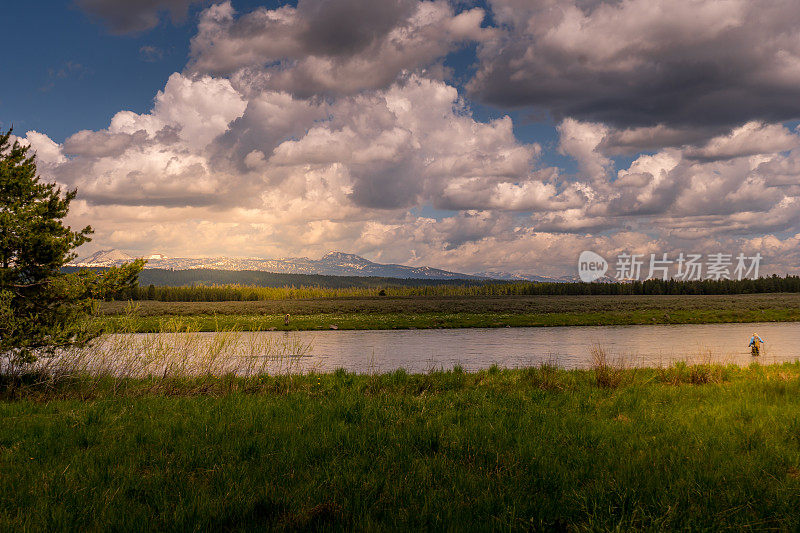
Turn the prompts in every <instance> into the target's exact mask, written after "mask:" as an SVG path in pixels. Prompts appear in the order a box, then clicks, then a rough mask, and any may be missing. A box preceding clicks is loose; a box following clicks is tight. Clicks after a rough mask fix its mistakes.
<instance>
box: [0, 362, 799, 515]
mask: <svg viewBox="0 0 800 533" xmlns="http://www.w3.org/2000/svg"><path fill="white" fill-rule="evenodd" d="M596 363H597V364H596V365H595V368H593V369H591V370H563V369H559V368H557V367H554V366H549V365H542V366H539V367H532V368H526V369H517V370H506V369H500V368H496V367H493V368H490V369H488V370H483V371H480V372H475V373H467V372H464V371H462V370H461V369H459V368H456V369H453V370H450V371H438V372H430V373H427V374H407V373H405V372H403V371H396V372H392V373H388V374H378V375H356V374H350V373H347V372H344V371H337V372H333V373H328V374H306V375H283V376H252V377H249V378H236V377H233V376H221V377H209V376H205V377H198V378H168V379H160V378H148V379H133V380H114V379H111V378H106V379H99V380H98V379H88V378H79V377H78V378H75V379H71V380H66V381H62V382H54V383H51V384H50V386H45V385H44V384H43V383H41V382H40V383H38V384H37V383H35V382H32V383H29V384H27V385H26V386H23V387H22V388H19V389H17V396H16V398H15V399H13V400H12V399H9V398H6V399H5V400H4V401H0V418H2V419H3V420H4V424H2V425H0V471H2V472H3V475H2V476H0V494H6V495H13V497H11V498H8V497H5V498H4V497H0V529H11V530H14V529H53V528H65V527H66V528H69V529H95V528H97V527H99V526H100V525H101V524H102V526H103V527H105V528H109V527H111V528H114V529H126V530H127V529H143V528H144V529H170V530H181V529H185V528H190V525H191V528H198V527H199V528H201V529H226V528H245V529H247V528H264V527H268V528H272V529H289V530H295V529H320V528H323V529H328V530H331V529H332V530H352V529H354V528H355V529H369V530H372V529H386V528H388V529H420V528H422V529H425V528H428V529H430V528H433V529H440V528H446V527H456V528H459V527H461V528H467V529H470V528H471V529H474V528H475V527H487V528H489V527H501V528H503V529H511V530H523V529H530V528H533V529H554V528H555V529H613V528H622V529H685V528H689V529H719V528H735V529H741V528H748V527H749V528H752V527H755V525H756V524H757V525H758V527H770V528H777V529H782V530H791V529H795V528H797V527H799V526H800V521H798V515H797V513H796V512H795V510H796V508H797V506H798V505H800V462H798V457H800V419H799V418H798V415H797V413H798V412H800V363H793V364H782V365H770V366H761V365H758V364H754V365H751V366H750V367H747V368H738V367H730V366H720V365H685V364H677V365H673V366H671V367H668V368H662V369H622V368H618V367H615V366H613V365H609V364H607V363H604V362H603V361H602V360H599V361H596ZM654 473H657V475H654ZM454 502H455V503H454Z"/></svg>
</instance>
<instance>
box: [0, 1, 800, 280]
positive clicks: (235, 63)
mask: <svg viewBox="0 0 800 533" xmlns="http://www.w3.org/2000/svg"><path fill="white" fill-rule="evenodd" d="M762 4H763V5H762ZM184 10H185V11H186V16H184V17H180V16H179V17H177V18H175V17H173V16H171V13H181V12H182V11H184ZM3 14H4V16H3V22H2V23H0V24H1V25H2V26H1V27H2V30H3V33H4V37H6V42H9V43H13V46H11V47H9V49H10V50H13V53H7V54H5V55H3V57H2V59H0V72H2V74H3V77H4V78H5V79H8V80H12V82H11V83H5V84H3V85H2V86H0V125H2V127H4V128H5V127H8V126H10V125H11V124H12V123H13V124H14V127H15V133H17V134H18V135H19V136H20V138H21V139H22V140H23V142H29V143H30V144H31V145H32V146H33V148H34V150H36V152H37V154H38V155H39V159H40V170H41V172H42V174H43V176H44V177H46V178H48V179H53V180H56V181H58V182H59V183H61V184H63V185H65V186H67V187H76V188H78V190H79V196H78V200H77V201H76V204H75V207H74V209H73V214H71V219H72V220H74V222H75V223H76V224H78V223H91V224H92V225H93V226H94V227H95V228H96V230H97V231H96V235H95V239H94V241H93V242H92V243H91V244H89V245H87V246H86V251H87V252H89V251H92V250H94V249H98V248H108V247H115V248H122V249H125V250H127V251H129V252H132V253H152V252H160V253H166V254H167V255H221V254H225V255H248V256H258V257H276V256H291V255H308V256H315V255H321V254H322V253H324V252H326V251H328V250H330V249H338V250H342V251H346V252H354V253H360V254H362V255H365V256H367V257H369V258H371V259H376V260H385V261H393V262H405V263H415V264H430V265H433V266H439V267H444V268H452V269H457V270H461V271H471V272H475V271H482V270H489V269H501V270H507V271H515V272H520V273H541V274H564V273H569V272H570V269H571V268H573V266H574V265H573V263H574V257H573V256H574V255H575V254H577V253H578V251H580V249H582V248H586V249H594V250H598V251H601V252H603V253H606V254H614V253H619V252H620V251H623V250H628V251H632V250H639V251H641V252H642V253H648V252H653V253H655V252H670V253H678V252H679V251H684V250H686V251H688V250H689V249H690V248H694V249H703V250H718V249H734V250H745V251H747V252H748V253H755V252H756V251H759V252H761V253H763V254H764V255H766V256H768V257H769V259H770V261H772V264H773V265H774V266H775V269H776V270H778V271H787V270H792V269H795V268H797V262H798V254H797V252H796V249H797V245H798V244H800V191H798V188H800V179H798V174H800V170H795V169H800V154H798V153H797V151H796V149H797V144H798V135H797V132H796V127H797V123H798V122H797V121H798V119H800V94H798V93H800V89H799V88H798V87H800V66H799V65H800V45H798V44H797V43H798V42H800V34H799V33H800V32H799V31H798V29H797V28H798V27H800V10H797V9H796V6H795V5H794V4H793V3H792V2H789V1H788V0H780V1H778V2H766V0H756V1H750V2H747V1H745V0H730V1H727V2H722V1H719V0H702V1H690V0H674V1H672V2H668V1H667V0H628V1H626V2H615V1H611V0H608V1H606V0H597V1H593V2H585V1H582V0H564V1H559V2H554V1H552V0H531V1H530V2H523V3H520V2H517V1H516V0H485V1H482V2H462V1H458V2H456V1H452V2H451V1H448V0H423V1H421V0H387V1H386V2H380V3H375V2H372V1H370V0H301V1H300V4H299V5H298V4H296V3H292V2H288V3H285V2H258V1H253V0H247V1H245V0H241V1H240V0H234V1H233V2H232V4H231V3H227V2H219V3H216V4H213V3H212V2H208V1H201V2H194V1H193V0H153V1H152V2H148V3H135V2H134V3H132V2H125V1H122V0H75V2H72V1H67V2H52V1H44V2H38V3H37V4H36V7H35V9H32V8H30V7H29V6H26V5H24V4H22V3H14V4H10V5H8V6H4V13H3ZM667 14H668V16H667ZM193 39H194V44H192V42H193ZM464 104H465V105H466V106H467V108H466V109H465V108H463V107H462V105H464ZM79 132H81V133H79ZM186 235H192V236H193V238H192V239H187V238H186V237H185V236H186Z"/></svg>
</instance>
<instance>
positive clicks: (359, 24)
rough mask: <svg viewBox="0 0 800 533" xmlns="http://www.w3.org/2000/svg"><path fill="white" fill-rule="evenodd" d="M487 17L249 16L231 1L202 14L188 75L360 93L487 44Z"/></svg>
mask: <svg viewBox="0 0 800 533" xmlns="http://www.w3.org/2000/svg"><path fill="white" fill-rule="evenodd" d="M484 15H485V13H484V11H483V10H482V9H480V8H473V9H468V10H465V11H460V12H456V11H455V9H454V8H453V6H452V5H450V4H449V3H448V2H447V1H445V0H435V1H431V2H427V1H426V2H418V1H416V0H387V1H381V2H375V1H373V0H322V1H320V0H301V1H300V2H299V4H298V6H297V7H296V8H295V7H291V6H283V7H280V8H278V9H267V8H259V9H256V10H254V11H252V12H250V13H244V14H237V13H236V12H235V10H234V8H233V6H232V5H231V3H230V2H224V3H221V4H217V5H215V6H213V7H211V8H210V9H208V10H206V11H205V12H204V13H203V15H202V16H201V18H200V22H199V25H198V30H199V31H198V33H197V35H196V36H195V37H194V38H193V39H192V45H191V60H190V62H189V64H188V66H187V71H189V72H191V73H192V74H194V75H198V74H200V75H203V74H210V75H213V76H231V75H233V76H235V77H236V76H238V77H240V78H241V77H242V76H245V77H248V78H252V79H253V80H257V81H258V84H259V87H261V88H262V89H273V90H280V91H286V92H290V93H292V94H293V95H297V96H301V97H303V98H307V97H310V96H314V95H319V94H324V95H326V96H330V95H350V94H356V93H358V92H360V91H362V90H364V89H381V88H385V87H387V86H389V85H390V84H391V83H392V82H394V81H396V80H397V79H398V77H399V76H400V75H401V74H402V73H404V72H415V71H420V70H422V69H426V68H429V67H431V66H435V65H436V64H437V62H439V61H440V60H441V59H442V58H443V57H445V56H446V55H447V54H448V53H449V52H451V51H453V50H455V49H457V48H458V46H460V45H461V44H462V43H464V42H470V41H481V40H484V39H486V38H488V37H489V36H490V35H491V34H492V33H493V30H491V29H486V28H482V27H481V23H482V21H483V18H484Z"/></svg>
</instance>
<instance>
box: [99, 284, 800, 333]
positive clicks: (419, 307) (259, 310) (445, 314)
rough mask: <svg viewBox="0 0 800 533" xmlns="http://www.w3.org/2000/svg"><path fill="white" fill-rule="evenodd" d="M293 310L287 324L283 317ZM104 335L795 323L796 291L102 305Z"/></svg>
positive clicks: (799, 301)
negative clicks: (233, 330) (124, 333)
mask: <svg viewBox="0 0 800 533" xmlns="http://www.w3.org/2000/svg"><path fill="white" fill-rule="evenodd" d="M287 314H288V315H290V320H289V324H288V325H286V324H285V322H284V317H285V315H287ZM97 320H98V321H100V323H101V324H102V325H103V327H104V329H105V330H106V331H108V332H123V331H126V332H160V331H170V330H174V331H181V330H187V329H190V330H200V331H220V330H231V329H235V330H244V331H263V330H270V329H277V330H314V329H329V328H331V327H332V326H334V327H336V328H338V329H412V328H416V329H425V328H466V327H505V326H510V327H521V326H600V325H627V324H702V323H706V324H707V323H728V322H792V321H800V294H798V293H777V294H737V295H586V296H577V295H539V296H530V295H522V296H514V295H511V296H427V297H426V296H413V297H379V296H375V297H348V298H305V299H286V300H267V301H252V302H246V301H245V302H242V301H231V302H161V301H149V300H144V301H138V302H123V301H116V302H104V303H103V304H102V306H101V308H100V315H99V316H98V317H97Z"/></svg>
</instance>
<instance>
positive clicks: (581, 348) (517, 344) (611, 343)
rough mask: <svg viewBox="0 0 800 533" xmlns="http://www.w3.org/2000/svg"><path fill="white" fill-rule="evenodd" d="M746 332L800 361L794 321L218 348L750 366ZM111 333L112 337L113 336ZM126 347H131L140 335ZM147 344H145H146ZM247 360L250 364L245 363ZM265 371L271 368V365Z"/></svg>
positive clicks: (409, 360) (343, 335) (417, 362)
mask: <svg viewBox="0 0 800 533" xmlns="http://www.w3.org/2000/svg"><path fill="white" fill-rule="evenodd" d="M753 331H756V332H758V333H759V334H760V335H761V337H762V338H763V339H764V341H765V343H766V344H765V345H764V353H763V355H762V356H761V357H760V358H759V360H760V362H761V363H763V364H766V363H773V362H782V361H795V360H797V359H799V358H800V323H763V324H707V325H675V326H673V325H656V326H597V327H542V328H498V329H450V330H447V329H439V330H410V331H409V330H401V331H308V332H261V333H241V334H236V335H237V336H236V337H234V338H231V339H228V340H227V341H226V342H227V343H228V344H227V345H226V346H225V348H224V350H225V351H226V352H227V353H231V352H234V353H238V354H240V356H241V357H240V359H241V360H247V361H253V360H257V359H258V358H259V357H261V354H262V353H264V354H266V353H267V352H268V351H269V350H267V349H266V348H264V349H263V352H262V348H259V346H273V347H274V346H283V347H284V355H283V356H282V360H283V361H282V367H283V368H287V364H286V360H287V359H288V360H290V361H291V369H292V371H301V370H303V371H308V370H316V371H332V370H335V369H337V368H345V369H347V370H349V371H353V372H385V371H391V370H395V369H398V368H404V369H406V370H407V371H409V372H425V371H428V370H431V369H439V368H444V369H448V368H452V367H453V366H454V365H461V366H463V367H464V368H465V369H467V370H478V369H482V368H487V367H489V366H491V365H492V364H497V365H499V366H502V367H509V368H514V367H521V366H530V365H536V364H539V363H541V362H546V361H553V362H556V363H557V364H559V365H561V366H563V367H566V368H581V367H587V366H589V364H590V361H591V358H590V354H589V350H590V348H591V347H592V345H595V344H599V345H601V346H603V347H604V348H605V350H606V351H607V352H608V353H610V354H611V355H612V356H613V357H615V358H616V357H620V356H621V357H624V358H625V360H626V361H627V362H628V364H631V365H638V366H653V365H659V364H669V363H670V362H671V361H675V360H686V361H705V360H708V359H711V360H713V361H714V362H723V363H736V364H745V365H746V364H749V363H750V362H751V361H752V360H753V358H752V357H751V355H750V352H749V349H748V347H747V344H748V342H749V339H750V335H751V334H752V333H753ZM167 335H169V336H173V335H174V336H175V339H176V340H177V339H178V337H179V336H182V337H181V339H182V341H186V340H187V338H189V337H190V338H191V341H190V343H191V346H192V347H190V348H185V349H184V350H185V351H187V353H188V352H191V353H199V351H202V350H198V348H201V347H203V346H207V345H209V344H213V343H215V342H216V343H219V336H218V334H215V333H190V334H186V333H183V334H167ZM112 337H113V336H112ZM131 337H134V338H136V339H137V342H135V343H133V345H132V346H131V347H130V348H126V349H127V350H134V351H135V350H136V349H137V348H136V345H137V343H138V342H139V341H141V340H143V339H148V338H149V339H152V337H148V336H146V335H134V336H131ZM148 342H150V341H148ZM251 364H252V363H251ZM270 368H271V369H272V370H273V371H274V370H275V368H274V366H273V365H270Z"/></svg>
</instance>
